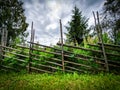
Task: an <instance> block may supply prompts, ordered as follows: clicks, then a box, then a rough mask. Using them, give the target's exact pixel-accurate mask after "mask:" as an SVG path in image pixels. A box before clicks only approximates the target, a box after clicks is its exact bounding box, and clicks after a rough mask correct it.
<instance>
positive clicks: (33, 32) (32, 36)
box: [28, 22, 35, 73]
mask: <svg viewBox="0 0 120 90" xmlns="http://www.w3.org/2000/svg"><path fill="white" fill-rule="evenodd" d="M34 34H35V30H34V29H33V22H32V25H31V39H30V42H34V36H35V35H34ZM32 48H33V44H32V43H30V49H29V61H28V73H30V72H31V68H30V67H31V64H30V62H31V61H32V55H31V53H32V52H33V49H32Z"/></svg>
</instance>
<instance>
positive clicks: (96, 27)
mask: <svg viewBox="0 0 120 90" xmlns="http://www.w3.org/2000/svg"><path fill="white" fill-rule="evenodd" d="M93 17H94V22H95V30H96V32H97V36H98V40H99V42H100V34H99V30H98V26H97V22H96V17H95V13H94V11H93Z"/></svg>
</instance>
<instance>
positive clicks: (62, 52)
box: [60, 20, 65, 72]
mask: <svg viewBox="0 0 120 90" xmlns="http://www.w3.org/2000/svg"><path fill="white" fill-rule="evenodd" d="M60 34H61V50H62V51H61V54H62V67H63V72H64V71H65V66H64V50H63V32H62V23H61V20H60Z"/></svg>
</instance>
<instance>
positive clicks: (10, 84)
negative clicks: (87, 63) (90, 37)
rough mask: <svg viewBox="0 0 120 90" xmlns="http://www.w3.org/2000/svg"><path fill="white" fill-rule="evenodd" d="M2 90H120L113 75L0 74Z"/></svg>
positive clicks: (118, 78)
mask: <svg viewBox="0 0 120 90" xmlns="http://www.w3.org/2000/svg"><path fill="white" fill-rule="evenodd" d="M0 90H120V76H117V75H112V74H105V75H103V74H98V75H87V74H81V75H78V74H76V73H74V74H55V75H49V74H20V73H12V74H0Z"/></svg>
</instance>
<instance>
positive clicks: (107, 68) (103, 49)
mask: <svg viewBox="0 0 120 90" xmlns="http://www.w3.org/2000/svg"><path fill="white" fill-rule="evenodd" d="M97 21H98V26H99V29H98V30H99V32H100V33H99V34H100V41H101V45H102V51H103V56H104V59H105V66H106V71H107V72H109V66H108V61H107V56H106V53H105V47H104V44H103V38H102V28H101V25H100V21H99V13H98V12H97Z"/></svg>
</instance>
